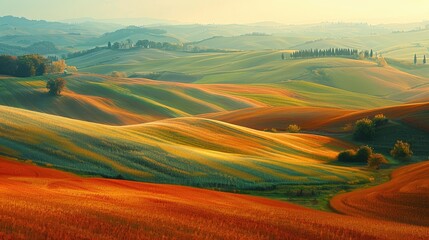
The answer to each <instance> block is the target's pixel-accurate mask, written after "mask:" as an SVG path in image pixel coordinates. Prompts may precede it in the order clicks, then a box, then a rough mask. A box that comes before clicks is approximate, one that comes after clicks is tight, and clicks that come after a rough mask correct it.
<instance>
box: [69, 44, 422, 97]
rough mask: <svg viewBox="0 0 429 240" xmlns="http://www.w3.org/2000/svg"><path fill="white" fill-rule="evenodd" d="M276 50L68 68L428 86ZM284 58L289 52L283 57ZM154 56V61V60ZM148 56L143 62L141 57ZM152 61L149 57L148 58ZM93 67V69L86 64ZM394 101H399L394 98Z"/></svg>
mask: <svg viewBox="0 0 429 240" xmlns="http://www.w3.org/2000/svg"><path fill="white" fill-rule="evenodd" d="M281 53H282V52H279V51H247V52H235V53H206V54H187V55H182V56H179V54H178V53H171V54H173V56H171V57H165V58H164V56H165V55H163V52H153V51H152V52H147V53H146V52H142V56H140V57H139V58H137V59H136V58H134V59H135V61H134V62H132V60H131V59H132V57H131V56H132V55H128V56H129V60H127V61H122V60H121V59H120V58H119V59H114V58H110V60H107V59H108V58H109V57H107V56H109V53H108V52H106V53H103V54H104V55H103V57H102V58H101V59H106V61H105V62H103V63H102V64H96V63H95V62H93V61H92V62H90V61H88V60H87V59H85V58H83V57H82V58H76V59H74V60H73V61H71V63H72V64H75V65H77V66H78V67H80V66H81V68H80V69H81V71H88V72H94V73H101V74H105V73H109V72H111V71H112V70H116V71H123V72H127V73H129V74H133V73H143V74H144V73H151V72H174V73H177V74H183V75H188V76H191V77H192V78H194V79H196V81H195V83H199V84H201V83H210V84H213V83H238V84H249V83H252V84H255V83H258V84H273V83H275V84H279V83H284V82H288V81H290V80H293V81H297V80H305V81H308V82H313V83H316V84H319V85H323V86H330V87H333V88H337V89H342V90H346V91H349V92H356V93H361V94H365V95H372V96H379V97H382V96H389V95H392V94H399V93H400V92H403V91H408V90H409V89H411V88H414V87H417V86H420V85H422V84H425V83H428V82H429V78H427V77H425V76H417V75H413V74H410V73H407V72H404V71H401V70H398V69H395V68H393V67H379V66H378V65H377V64H376V63H375V62H372V61H362V60H354V59H347V58H316V59H297V60H290V59H287V60H284V61H282V60H281V58H280V57H281ZM286 54H287V53H286ZM154 55H158V59H155V57H153V56H154ZM143 56H147V59H143V58H144V57H143ZM149 58H152V59H149ZM90 65H91V66H90ZM392 99H393V100H401V99H398V98H396V97H394V98H392Z"/></svg>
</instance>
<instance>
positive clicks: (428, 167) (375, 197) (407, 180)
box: [331, 162, 429, 226]
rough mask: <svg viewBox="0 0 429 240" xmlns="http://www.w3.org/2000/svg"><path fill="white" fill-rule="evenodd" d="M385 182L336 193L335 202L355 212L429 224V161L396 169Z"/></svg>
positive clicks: (343, 210) (340, 207)
mask: <svg viewBox="0 0 429 240" xmlns="http://www.w3.org/2000/svg"><path fill="white" fill-rule="evenodd" d="M392 177H393V179H392V181H390V182H388V183H385V184H383V185H380V186H377V187H373V188H369V189H364V190H360V191H356V192H351V193H347V194H343V195H339V196H336V197H335V198H333V199H332V201H331V205H332V206H333V208H335V209H336V210H337V211H339V212H342V213H345V214H348V215H354V216H364V217H371V218H377V219H385V220H394V221H399V222H404V223H409V224H415V225H423V226H429V162H423V163H419V164H414V165H410V166H407V167H403V168H401V169H399V170H397V171H395V172H394V173H393V175H392Z"/></svg>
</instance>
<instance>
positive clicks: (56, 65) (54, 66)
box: [49, 59, 67, 73]
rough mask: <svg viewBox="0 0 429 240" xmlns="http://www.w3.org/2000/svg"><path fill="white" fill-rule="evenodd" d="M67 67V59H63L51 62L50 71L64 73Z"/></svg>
mask: <svg viewBox="0 0 429 240" xmlns="http://www.w3.org/2000/svg"><path fill="white" fill-rule="evenodd" d="M66 68H67V64H66V61H65V60H63V59H61V60H58V61H55V62H52V63H51V66H50V68H49V72H51V73H62V72H64V70H65V69H66Z"/></svg>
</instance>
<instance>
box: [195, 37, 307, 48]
mask: <svg viewBox="0 0 429 240" xmlns="http://www.w3.org/2000/svg"><path fill="white" fill-rule="evenodd" d="M309 39H310V38H305V37H282V36H272V35H263V36H257V35H256V36H255V35H242V36H233V37H213V38H209V39H206V40H203V41H199V42H197V43H196V44H195V45H196V46H199V47H207V48H214V49H234V50H264V49H290V48H291V47H292V46H295V45H297V44H300V43H302V42H305V41H308V40H309Z"/></svg>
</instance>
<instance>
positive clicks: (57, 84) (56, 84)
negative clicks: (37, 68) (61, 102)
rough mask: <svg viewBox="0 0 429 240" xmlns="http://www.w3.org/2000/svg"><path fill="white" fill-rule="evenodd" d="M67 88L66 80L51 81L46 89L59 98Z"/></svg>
mask: <svg viewBox="0 0 429 240" xmlns="http://www.w3.org/2000/svg"><path fill="white" fill-rule="evenodd" d="M65 86H66V80H65V79H64V78H56V79H52V78H51V79H49V80H48V82H47V83H46V88H47V89H48V90H49V94H51V95H53V96H58V95H60V94H61V92H62V91H63V89H64V87H65Z"/></svg>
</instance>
